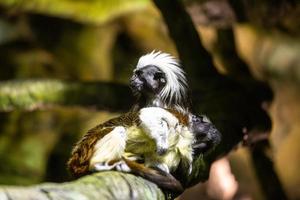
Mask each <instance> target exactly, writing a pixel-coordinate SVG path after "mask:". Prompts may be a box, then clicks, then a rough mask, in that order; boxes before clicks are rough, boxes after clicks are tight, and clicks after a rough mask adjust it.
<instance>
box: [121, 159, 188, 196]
mask: <svg viewBox="0 0 300 200" xmlns="http://www.w3.org/2000/svg"><path fill="white" fill-rule="evenodd" d="M124 160H125V162H126V164H127V165H128V167H129V168H130V169H131V173H133V174H135V175H138V176H141V177H143V178H145V179H147V180H149V181H151V182H154V183H155V184H156V185H157V186H159V187H160V188H162V189H165V190H167V191H172V192H176V193H178V194H180V193H182V192H183V187H182V185H181V183H180V182H179V181H178V180H177V179H176V178H174V177H173V176H172V175H171V174H169V173H167V172H164V171H162V170H159V169H157V170H155V169H151V168H149V167H145V166H144V165H143V164H140V163H137V162H135V161H131V160H128V159H125V158H124Z"/></svg>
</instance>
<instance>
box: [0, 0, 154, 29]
mask: <svg viewBox="0 0 300 200" xmlns="http://www.w3.org/2000/svg"><path fill="white" fill-rule="evenodd" d="M148 3H149V0H131V1H128V0H93V1H91V0H90V1H83V0H77V1H70V0H30V1H23V0H2V1H1V2H0V5H2V6H5V7H7V8H8V9H17V10H21V11H30V12H34V13H40V14H44V15H51V16H57V17H62V18H68V19H72V20H76V21H79V22H83V23H95V24H103V23H105V22H106V21H108V20H111V19H113V18H115V17H117V16H120V15H122V14H125V13H128V12H131V11H135V10H141V9H143V8H144V7H145V6H146V5H148Z"/></svg>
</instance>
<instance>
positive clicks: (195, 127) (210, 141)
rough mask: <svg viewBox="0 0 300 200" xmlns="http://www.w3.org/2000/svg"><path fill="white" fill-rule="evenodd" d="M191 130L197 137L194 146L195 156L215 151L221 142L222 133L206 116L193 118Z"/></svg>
mask: <svg viewBox="0 0 300 200" xmlns="http://www.w3.org/2000/svg"><path fill="white" fill-rule="evenodd" d="M190 130H191V131H192V132H193V134H194V136H195V142H194V144H193V149H194V154H195V155H199V154H201V153H205V152H207V151H209V150H211V149H213V148H214V147H215V146H217V145H218V144H219V143H220V142H221V133H220V132H219V131H218V129H217V128H216V127H215V126H214V125H213V123H212V122H211V121H210V120H209V119H208V118H207V117H206V116H204V115H202V116H197V115H192V116H191V119H190Z"/></svg>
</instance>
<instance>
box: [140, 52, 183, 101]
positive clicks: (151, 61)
mask: <svg viewBox="0 0 300 200" xmlns="http://www.w3.org/2000/svg"><path fill="white" fill-rule="evenodd" d="M147 65H154V66H156V67H157V68H159V69H160V70H161V71H162V72H164V73H165V76H166V85H165V87H164V88H163V89H162V90H161V92H160V94H159V95H160V98H161V99H162V100H163V101H164V102H166V103H167V104H171V103H174V104H175V106H176V104H177V105H180V104H181V103H182V102H183V101H184V100H185V99H186V98H187V87H188V84H187V80H186V77H185V72H184V71H183V70H182V68H181V66H180V64H179V61H178V60H177V59H176V58H175V57H173V56H171V55H170V54H168V53H163V52H161V51H152V52H151V53H148V54H146V55H144V56H142V57H140V59H139V61H138V63H137V66H136V69H141V68H143V67H145V66H147ZM167 101H169V102H167ZM169 106H170V105H169Z"/></svg>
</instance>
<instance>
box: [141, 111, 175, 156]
mask: <svg viewBox="0 0 300 200" xmlns="http://www.w3.org/2000/svg"><path fill="white" fill-rule="evenodd" d="M139 118H140V120H141V127H142V128H143V129H144V131H145V133H147V134H148V136H149V137H150V138H152V139H154V141H155V143H156V147H157V150H158V151H163V152H164V151H167V149H168V148H169V143H168V138H169V134H172V133H174V132H175V130H174V127H176V126H177V125H178V123H179V122H178V119H177V118H176V117H175V116H174V115H172V114H171V113H170V112H168V111H166V110H165V109H162V108H159V107H147V108H142V109H141V110H140V115H139Z"/></svg>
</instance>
